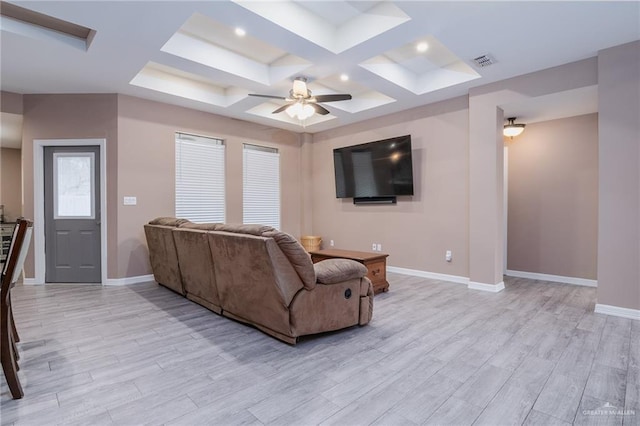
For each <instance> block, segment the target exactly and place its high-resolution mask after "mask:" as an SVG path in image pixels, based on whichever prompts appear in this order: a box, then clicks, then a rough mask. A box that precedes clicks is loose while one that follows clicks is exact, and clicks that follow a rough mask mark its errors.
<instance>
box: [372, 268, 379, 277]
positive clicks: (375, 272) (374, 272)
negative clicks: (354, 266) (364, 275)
mask: <svg viewBox="0 0 640 426" xmlns="http://www.w3.org/2000/svg"><path fill="white" fill-rule="evenodd" d="M371 273H372V274H373V275H378V274H379V273H380V268H378V269H374V270H373V271H371Z"/></svg>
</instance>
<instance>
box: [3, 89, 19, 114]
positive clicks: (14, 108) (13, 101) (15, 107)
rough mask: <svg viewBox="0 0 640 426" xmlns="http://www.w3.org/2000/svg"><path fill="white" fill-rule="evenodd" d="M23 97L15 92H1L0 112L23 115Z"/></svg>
mask: <svg viewBox="0 0 640 426" xmlns="http://www.w3.org/2000/svg"><path fill="white" fill-rule="evenodd" d="M22 108H23V106H22V95H21V94H20V93H13V92H4V91H2V92H0V111H2V112H8V113H9V114H22Z"/></svg>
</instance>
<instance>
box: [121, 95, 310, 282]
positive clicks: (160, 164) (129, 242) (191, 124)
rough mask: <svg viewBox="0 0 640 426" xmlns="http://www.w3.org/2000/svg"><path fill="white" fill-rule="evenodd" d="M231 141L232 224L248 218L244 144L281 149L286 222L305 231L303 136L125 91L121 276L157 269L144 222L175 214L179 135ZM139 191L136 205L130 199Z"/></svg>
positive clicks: (283, 223)
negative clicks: (153, 266)
mask: <svg viewBox="0 0 640 426" xmlns="http://www.w3.org/2000/svg"><path fill="white" fill-rule="evenodd" d="M176 131H179V132H185V133H193V134H197V135H202V136H211V137H216V138H221V139H224V140H225V145H226V150H225V151H226V204H227V210H226V221H227V222H235V223H241V222H242V144H243V143H245V142H246V143H252V144H257V145H263V146H269V147H274V148H278V150H279V152H280V169H281V188H282V193H281V199H282V210H281V227H282V230H284V231H286V232H289V233H291V234H293V235H295V236H299V235H300V234H301V232H302V231H301V226H302V202H301V189H302V177H301V149H300V137H299V135H298V134H296V133H292V132H288V131H284V130H278V129H274V128H271V127H266V126H261V125H258V124H252V123H248V122H244V121H240V120H234V119H230V118H225V117H221V116H217V115H213V114H210V113H206V112H201V111H195V110H190V109H186V108H182V107H177V106H172V105H167V104H162V103H158V102H152V101H147V100H143V99H138V98H133V97H130V96H120V95H119V96H118V170H117V176H118V182H117V187H118V196H117V211H118V228H117V247H118V254H117V256H118V271H117V275H113V277H114V278H116V277H117V278H121V277H130V276H138V275H144V274H149V273H151V269H150V267H149V261H148V253H147V248H146V242H145V238H144V230H143V225H144V224H145V223H147V222H148V221H149V220H150V219H152V218H154V217H157V216H174V215H175V132H176ZM124 196H135V197H137V202H138V204H137V205H136V206H124V205H123V203H122V197H124Z"/></svg>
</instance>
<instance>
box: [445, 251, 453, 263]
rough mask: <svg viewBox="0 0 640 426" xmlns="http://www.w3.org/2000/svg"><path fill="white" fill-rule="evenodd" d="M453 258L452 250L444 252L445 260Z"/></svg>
mask: <svg viewBox="0 0 640 426" xmlns="http://www.w3.org/2000/svg"><path fill="white" fill-rule="evenodd" d="M451 259H452V255H451V250H447V252H446V253H445V254H444V260H446V261H447V262H451Z"/></svg>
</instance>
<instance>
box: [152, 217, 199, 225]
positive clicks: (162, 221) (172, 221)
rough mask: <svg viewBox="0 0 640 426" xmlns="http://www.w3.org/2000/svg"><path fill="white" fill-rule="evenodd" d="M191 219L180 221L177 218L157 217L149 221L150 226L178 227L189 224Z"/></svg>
mask: <svg viewBox="0 0 640 426" xmlns="http://www.w3.org/2000/svg"><path fill="white" fill-rule="evenodd" d="M188 222H189V219H178V218H176V217H157V218H155V219H153V220H150V221H149V225H162V226H175V227H178V226H180V225H182V224H184V223H188Z"/></svg>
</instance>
